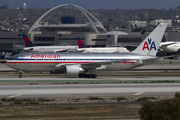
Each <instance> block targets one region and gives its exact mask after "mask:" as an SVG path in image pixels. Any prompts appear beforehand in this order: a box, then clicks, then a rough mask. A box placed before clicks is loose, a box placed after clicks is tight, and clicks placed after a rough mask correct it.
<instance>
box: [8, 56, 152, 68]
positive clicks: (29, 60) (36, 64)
mask: <svg viewBox="0 0 180 120" xmlns="http://www.w3.org/2000/svg"><path fill="white" fill-rule="evenodd" d="M149 58H154V57H150V56H146V55H139V54H134V53H22V54H17V55H15V56H13V57H12V59H9V60H7V61H6V64H7V65H8V66H9V67H11V68H14V69H18V70H23V71H53V70H61V69H62V67H57V65H59V66H63V65H75V64H79V65H83V64H90V63H101V62H108V64H104V65H103V64H102V66H101V67H103V68H102V69H100V70H114V71H116V70H124V69H130V68H134V67H138V66H141V65H144V64H149V63H151V61H148V62H145V61H143V60H146V59H149ZM119 60H124V62H117V61H119ZM126 60H127V61H126ZM114 61H116V62H114ZM142 61H143V62H142ZM97 69H98V68H97Z"/></svg>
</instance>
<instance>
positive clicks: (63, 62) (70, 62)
mask: <svg viewBox="0 0 180 120" xmlns="http://www.w3.org/2000/svg"><path fill="white" fill-rule="evenodd" d="M96 62H97V61H95V62H94V61H92V62H28V61H26V62H24V61H23V62H14V61H13V62H6V63H96ZM121 63H135V62H134V61H124V62H121Z"/></svg>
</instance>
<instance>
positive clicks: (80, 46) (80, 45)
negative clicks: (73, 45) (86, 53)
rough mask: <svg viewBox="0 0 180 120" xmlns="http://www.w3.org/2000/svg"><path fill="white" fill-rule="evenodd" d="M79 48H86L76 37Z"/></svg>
mask: <svg viewBox="0 0 180 120" xmlns="http://www.w3.org/2000/svg"><path fill="white" fill-rule="evenodd" d="M77 41H78V46H79V48H87V47H86V45H85V44H84V42H83V41H82V39H81V38H79V37H77Z"/></svg>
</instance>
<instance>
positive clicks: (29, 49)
mask: <svg viewBox="0 0 180 120" xmlns="http://www.w3.org/2000/svg"><path fill="white" fill-rule="evenodd" d="M22 36H23V38H24V43H25V45H26V47H25V48H23V51H25V52H66V51H68V50H74V49H77V48H78V46H35V45H34V44H33V42H32V41H31V40H30V39H29V38H28V37H27V36H26V35H25V34H22Z"/></svg>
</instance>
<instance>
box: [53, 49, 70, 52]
mask: <svg viewBox="0 0 180 120" xmlns="http://www.w3.org/2000/svg"><path fill="white" fill-rule="evenodd" d="M68 50H69V49H61V50H59V49H58V50H53V52H54V53H56V52H67V51H68Z"/></svg>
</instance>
